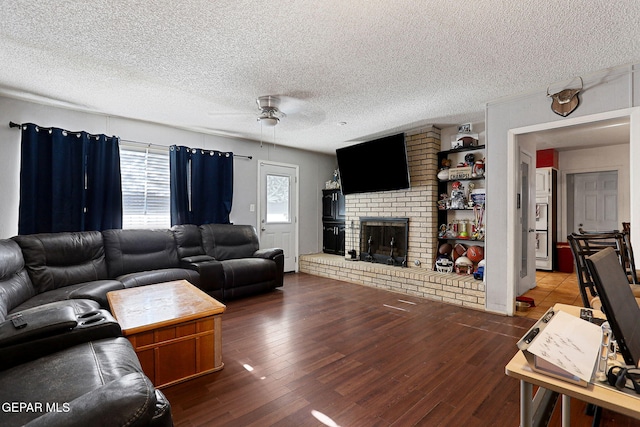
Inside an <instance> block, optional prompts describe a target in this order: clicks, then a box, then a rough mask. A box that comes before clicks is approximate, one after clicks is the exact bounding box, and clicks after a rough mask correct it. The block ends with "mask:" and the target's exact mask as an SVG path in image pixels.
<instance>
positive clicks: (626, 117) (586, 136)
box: [505, 107, 640, 315]
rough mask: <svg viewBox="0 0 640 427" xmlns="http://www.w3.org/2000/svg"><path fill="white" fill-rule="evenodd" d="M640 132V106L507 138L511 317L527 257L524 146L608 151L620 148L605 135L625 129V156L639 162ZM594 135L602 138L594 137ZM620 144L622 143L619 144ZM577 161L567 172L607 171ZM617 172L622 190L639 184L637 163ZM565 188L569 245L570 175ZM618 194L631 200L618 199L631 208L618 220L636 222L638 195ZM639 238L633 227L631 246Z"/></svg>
mask: <svg viewBox="0 0 640 427" xmlns="http://www.w3.org/2000/svg"><path fill="white" fill-rule="evenodd" d="M639 128H640V108H637V107H636V108H630V109H624V110H617V111H610V112H606V113H598V114H594V115H590V116H583V117H576V118H572V119H566V120H563V121H555V122H549V123H542V124H537V125H532V126H526V127H522V128H516V129H511V130H509V132H508V136H507V153H506V158H507V165H508V167H507V171H508V176H509V177H510V178H509V180H508V183H509V182H513V184H511V185H508V194H510V195H511V196H510V197H507V198H506V208H507V230H509V231H508V233H507V236H506V237H507V240H506V245H507V248H512V250H507V251H506V263H507V268H506V277H507V280H509V281H510V283H511V286H508V287H507V292H506V295H505V296H506V298H507V299H506V302H507V306H506V312H507V313H506V314H508V315H513V314H514V312H515V297H516V296H517V295H518V291H519V289H520V266H521V264H522V258H521V254H520V251H519V250H518V249H519V248H521V247H522V233H521V227H520V224H519V216H518V214H517V208H516V205H517V195H518V192H519V191H520V183H519V181H518V177H519V170H520V168H519V166H520V156H519V153H520V151H521V150H522V147H526V148H527V149H529V151H533V152H535V150H542V149H549V148H557V149H558V150H569V149H574V150H575V149H577V148H592V147H595V148H600V149H605V148H603V147H604V146H605V145H607V144H616V143H615V142H613V141H612V140H613V138H609V137H606V136H605V134H607V135H608V132H612V133H613V132H616V131H619V130H620V129H623V130H624V131H625V132H622V133H624V135H625V138H626V144H627V145H626V154H625V156H626V158H627V159H634V158H635V156H636V155H637V154H636V153H635V148H634V146H633V144H631V143H629V141H633V140H634V136H633V135H634V134H636V135H640V132H639V131H640V129H639ZM634 131H635V132H634ZM555 134H558V135H560V136H561V137H560V138H558V139H555V140H552V142H549V141H550V139H549V138H548V136H553V135H555ZM576 135H578V136H579V137H578V138H575V136H576ZM595 136H597V137H598V138H595ZM523 144H524V145H523ZM529 144H531V145H529ZM617 144H621V143H620V142H617ZM607 148H608V147H607ZM603 157H607V155H606V154H605V155H604V156H601V158H603ZM573 162H574V163H572V164H571V165H570V166H569V167H567V173H572V172H591V171H601V170H602V167H590V168H588V169H586V168H585V161H584V159H581V158H578V156H576V158H575V159H574V160H573ZM613 169H615V168H613ZM621 170H622V172H623V174H622V175H621V174H620V171H621ZM618 172H619V176H618V186H619V187H620V186H621V185H625V186H626V187H625V188H626V189H627V190H630V188H629V187H631V183H632V182H633V181H634V179H633V178H634V176H635V175H636V174H637V172H636V170H635V168H633V164H632V165H630V167H628V168H627V169H618ZM516 183H517V184H516ZM530 185H532V186H534V185H535V180H533V181H532V182H531V183H530ZM560 188H562V191H563V194H561V195H560V197H561V201H560V202H559V205H560V206H559V209H561V210H562V212H561V218H562V219H561V222H562V224H561V228H560V230H561V231H560V232H559V234H558V238H560V237H564V238H563V239H561V240H562V241H566V235H567V230H568V228H567V214H566V212H567V204H566V203H567V194H566V173H563V174H561V186H560ZM534 191H535V190H534ZM618 191H619V199H622V198H626V200H619V201H618V206H620V205H625V206H629V207H628V208H627V209H628V210H627V212H626V214H625V215H624V216H620V210H619V212H618V220H620V221H622V220H624V218H627V217H628V218H630V219H631V222H633V218H634V217H637V216H638V213H637V212H634V206H633V200H634V196H633V194H630V191H626V190H624V191H623V189H622V188H621V187H620V188H619V189H618ZM532 202H533V203H534V204H535V198H533V199H532ZM618 228H619V226H618ZM636 229H640V227H636ZM636 237H640V231H637V232H636V231H634V230H633V228H632V237H631V238H632V242H633V241H635V239H636ZM530 256H531V257H533V258H535V247H534V252H533V253H532V254H531V255H530Z"/></svg>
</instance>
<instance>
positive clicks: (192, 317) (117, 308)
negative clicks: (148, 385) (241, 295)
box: [107, 280, 226, 388]
mask: <svg viewBox="0 0 640 427" xmlns="http://www.w3.org/2000/svg"><path fill="white" fill-rule="evenodd" d="M107 300H108V301H109V306H110V308H111V313H112V314H113V316H114V317H115V318H116V320H117V321H118V323H120V327H121V328H122V333H123V335H124V336H125V337H127V338H128V339H129V341H130V342H131V344H132V345H133V348H134V349H135V351H136V354H137V355H138V359H139V360H140V364H141V365H142V369H143V370H144V373H145V374H146V375H147V376H148V377H149V379H151V381H152V382H153V384H154V385H155V386H156V387H158V388H163V387H168V386H170V385H173V384H176V383H178V382H181V381H185V380H188V379H191V378H195V377H197V376H200V375H204V374H208V373H210V372H215V371H218V370H220V369H222V368H223V367H224V363H222V313H223V312H224V310H225V308H226V306H225V305H224V304H222V303H220V302H218V301H217V300H215V299H214V298H212V297H210V296H209V295H207V294H206V293H204V292H203V291H201V290H200V289H198V288H196V287H195V286H193V285H192V284H191V283H189V282H187V281H186V280H178V281H173V282H166V283H158V284H156V285H148V286H140V287H136V288H128V289H121V290H118V291H112V292H109V293H107Z"/></svg>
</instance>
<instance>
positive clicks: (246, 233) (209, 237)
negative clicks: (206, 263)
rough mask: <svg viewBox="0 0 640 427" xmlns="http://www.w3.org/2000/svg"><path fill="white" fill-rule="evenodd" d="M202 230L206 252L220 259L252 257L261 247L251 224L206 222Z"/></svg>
mask: <svg viewBox="0 0 640 427" xmlns="http://www.w3.org/2000/svg"><path fill="white" fill-rule="evenodd" d="M200 232H201V235H202V246H203V248H204V250H205V253H206V254H207V255H210V256H212V257H214V258H215V259H217V260H219V261H224V260H228V259H236V258H248V257H252V256H253V254H254V253H255V251H257V250H258V249H259V247H260V242H259V240H258V234H257V233H256V229H255V228H254V227H253V226H251V225H232V224H204V225H201V226H200Z"/></svg>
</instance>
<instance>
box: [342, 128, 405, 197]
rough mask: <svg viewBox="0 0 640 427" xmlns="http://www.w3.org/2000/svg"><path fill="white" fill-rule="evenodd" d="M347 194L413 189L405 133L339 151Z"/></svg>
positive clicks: (343, 191) (344, 187)
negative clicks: (410, 180) (411, 187)
mask: <svg viewBox="0 0 640 427" xmlns="http://www.w3.org/2000/svg"><path fill="white" fill-rule="evenodd" d="M336 157H337V158H338V170H339V171H340V183H341V186H342V193H343V194H354V193H372V192H377V191H389V190H402V189H405V188H409V187H410V182H409V162H408V159H407V146H406V144H405V140H404V133H399V134H397V135H392V136H387V137H385V138H380V139H375V140H373V141H367V142H363V143H360V144H356V145H351V146H349V147H344V148H338V149H337V150H336Z"/></svg>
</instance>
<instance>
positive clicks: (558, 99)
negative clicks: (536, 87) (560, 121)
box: [547, 77, 584, 117]
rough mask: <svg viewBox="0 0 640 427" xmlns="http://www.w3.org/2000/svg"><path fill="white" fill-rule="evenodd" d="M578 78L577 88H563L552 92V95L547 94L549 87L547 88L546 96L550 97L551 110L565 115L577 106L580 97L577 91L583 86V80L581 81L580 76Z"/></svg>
mask: <svg viewBox="0 0 640 427" xmlns="http://www.w3.org/2000/svg"><path fill="white" fill-rule="evenodd" d="M579 79H580V88H579V89H564V90H561V91H560V92H557V93H554V94H553V95H551V94H549V88H547V96H548V97H550V98H552V99H553V101H552V102H551V110H552V111H553V112H554V113H556V114H559V115H561V116H562V117H567V116H568V115H569V114H571V113H572V112H573V110H575V109H576V108H578V104H580V99H579V98H578V93H579V92H580V91H581V90H582V88H583V87H584V82H583V81H582V77H579Z"/></svg>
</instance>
